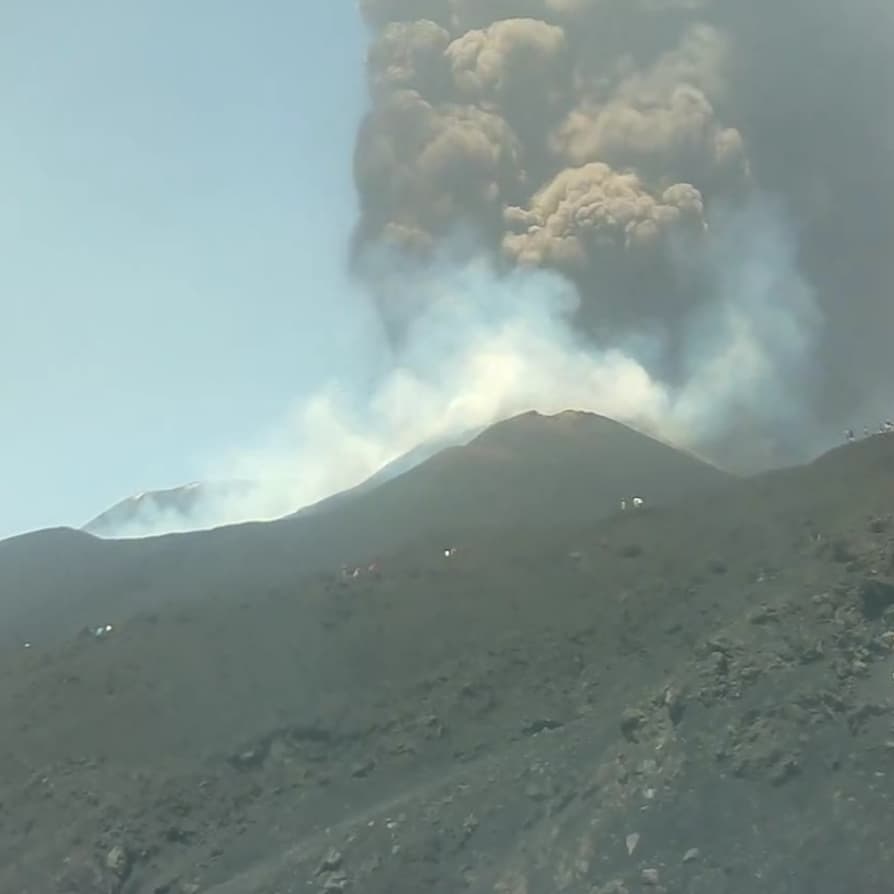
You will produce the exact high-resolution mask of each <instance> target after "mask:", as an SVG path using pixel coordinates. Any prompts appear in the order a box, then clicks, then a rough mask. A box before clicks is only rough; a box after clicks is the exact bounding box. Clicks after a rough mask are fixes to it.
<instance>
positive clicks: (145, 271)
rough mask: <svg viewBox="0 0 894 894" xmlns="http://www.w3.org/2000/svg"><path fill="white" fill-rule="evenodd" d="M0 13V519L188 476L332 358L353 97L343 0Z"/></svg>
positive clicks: (108, 1)
mask: <svg viewBox="0 0 894 894" xmlns="http://www.w3.org/2000/svg"><path fill="white" fill-rule="evenodd" d="M2 20H3V21H2V27H0V108H2V111H3V138H2V140H0V240H2V241H0V246H2V247H0V311H2V314H0V419H2V429H0V435H2V441H0V445H2V446H0V460H2V461H0V537H3V536H7V535H10V534H13V533H16V532H20V531H24V530H27V529H32V528H36V527H43V526H48V525H56V524H72V525H80V524H82V523H83V522H85V521H86V520H87V519H88V518H89V517H91V516H92V515H94V514H95V513H96V512H98V511H100V510H102V509H104V508H106V507H107V506H108V505H109V504H110V503H113V502H115V501H117V500H118V499H120V498H122V497H125V496H128V495H129V494H131V493H133V492H135V491H139V490H144V489H150V488H154V487H160V486H167V485H174V484H179V483H183V482H185V481H188V480H190V479H191V478H193V477H198V476H199V475H201V474H202V472H203V470H204V469H205V468H206V464H207V462H208V461H209V460H211V459H213V458H214V456H215V455H216V454H217V453H218V452H219V451H220V450H221V449H226V448H229V447H232V446H237V445H240V444H241V443H243V442H245V441H248V440H250V439H251V438H252V437H254V436H255V435H256V433H257V432H259V431H263V430H264V429H265V427H267V426H269V425H272V424H273V423H274V422H275V420H276V419H277V418H278V417H279V416H280V415H281V414H282V413H283V412H284V409H285V408H286V407H287V406H288V405H289V403H290V401H292V400H293V399H294V398H295V397H296V395H300V394H301V393H302V392H304V391H307V390H309V389H311V388H312V387H313V386H314V385H315V384H317V383H318V382H319V381H320V380H321V379H323V378H324V377H329V376H330V375H332V374H333V373H337V372H338V371H339V365H340V364H343V365H344V364H348V365H350V364H349V358H351V357H352V346H353V345H354V342H353V341H352V330H351V328H350V326H351V325H352V324H350V323H349V322H348V321H350V320H355V319H356V318H357V315H356V313H354V312H352V311H354V310H356V308H354V307H352V302H357V301H358V300H359V299H358V298H356V297H351V294H350V290H349V289H348V288H347V286H346V284H345V283H344V281H343V279H342V275H343V274H342V270H343V264H342V254H341V253H343V252H344V251H345V250H346V245H345V241H346V237H347V235H348V233H349V231H350V226H351V224H352V222H353V219H354V216H355V211H354V201H355V200H354V194H353V188H352V185H351V153H352V151H353V140H354V132H355V129H356V126H357V122H358V119H359V117H360V115H361V113H362V110H363V108H364V105H365V102H366V95H365V86H364V82H363V58H364V49H363V44H364V37H365V36H364V33H363V27H362V23H361V21H360V18H359V15H358V14H357V12H356V10H355V7H354V3H353V2H350V0H328V2H326V3H295V2H294V0H268V2H266V3H263V4H248V3H243V2H238V0H194V2H191V3H186V4H184V3H182V2H179V0H177V2H175V0H155V2H153V3H139V4H122V3H120V2H117V0H80V2H78V3H61V2H50V0H5V2H4V4H3V16H2ZM322 70H325V72H326V77H325V78H323V77H320V76H319V72H320V71H322ZM333 74H334V75H335V76H334V77H333ZM361 316H362V315H361ZM354 359H355V360H356V358H354ZM354 368H355V372H356V367H354Z"/></svg>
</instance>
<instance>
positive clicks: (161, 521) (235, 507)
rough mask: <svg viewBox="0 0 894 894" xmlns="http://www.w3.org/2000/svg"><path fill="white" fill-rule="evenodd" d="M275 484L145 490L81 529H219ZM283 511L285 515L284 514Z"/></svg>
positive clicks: (416, 456) (428, 450) (402, 460)
mask: <svg viewBox="0 0 894 894" xmlns="http://www.w3.org/2000/svg"><path fill="white" fill-rule="evenodd" d="M476 434H478V431H468V432H461V433H459V434H457V435H456V436H454V437H451V438H447V439H435V440H431V441H426V442H424V443H422V444H419V445H418V446H417V447H414V448H413V449H412V450H410V451H408V452H407V453H405V454H403V455H401V456H399V457H397V459H394V460H392V461H391V462H389V463H387V464H386V465H384V466H383V467H382V468H381V469H379V471H378V472H376V473H375V474H374V475H372V476H370V477H369V478H368V479H367V480H366V481H363V482H362V483H361V484H359V485H357V486H356V487H352V488H349V489H348V490H346V491H344V492H342V493H339V494H336V495H335V496H332V497H329V498H327V499H325V500H322V501H320V502H319V503H317V504H315V505H313V506H310V507H308V508H307V509H302V510H299V511H298V512H296V513H294V514H295V515H298V514H310V513H311V512H313V513H318V512H320V511H323V510H324V509H329V508H332V506H334V505H336V504H337V503H341V502H347V501H348V500H351V499H353V498H354V497H356V496H359V495H360V494H363V493H366V492H367V491H370V490H373V489H375V488H376V487H378V486H379V485H380V484H384V483H385V482H386V481H390V480H391V479H392V478H396V477H397V476H398V475H402V474H403V473H404V472H408V471H409V470H410V469H413V468H415V467H416V466H418V465H419V464H420V463H422V462H424V461H425V460H427V459H429V457H431V456H434V454H436V453H438V452H440V451H441V450H443V449H445V448H446V447H452V446H456V445H458V444H465V443H467V442H468V441H469V440H471V438H473V437H474V436H475V435H476ZM273 486H274V485H272V484H269V483H268V484H266V485H265V484H263V483H262V482H257V481H248V480H239V479H235V480H230V481H196V482H193V483H192V484H186V485H184V486H182V487H172V488H168V489H165V490H154V491H147V492H146V493H141V494H137V495H135V496H133V497H128V498H127V499H126V500H122V501H121V502H120V503H116V504H115V505H114V506H112V507H111V508H110V509H107V510H105V511H104V512H102V513H100V514H99V515H98V516H96V517H95V518H93V519H91V520H90V521H89V522H87V524H86V525H84V526H83V528H82V529H81V530H83V531H86V532H87V533H88V534H94V535H95V536H97V537H106V538H113V539H114V538H122V537H145V536H151V535H153V534H157V533H158V532H164V533H168V532H184V531H192V530H201V529H208V528H215V527H221V526H222V525H224V524H226V523H227V518H230V519H232V517H233V516H234V515H239V514H240V513H244V512H245V509H244V507H245V506H246V504H247V503H248V504H251V503H252V502H255V503H256V504H257V503H259V502H262V501H259V500H258V499H257V498H258V497H259V496H260V497H263V495H264V494H265V492H268V491H269V489H271V488H272V487H273ZM253 498H254V500H253ZM285 514H287V513H283V515H285ZM243 517H244V516H243ZM230 523H232V522H230Z"/></svg>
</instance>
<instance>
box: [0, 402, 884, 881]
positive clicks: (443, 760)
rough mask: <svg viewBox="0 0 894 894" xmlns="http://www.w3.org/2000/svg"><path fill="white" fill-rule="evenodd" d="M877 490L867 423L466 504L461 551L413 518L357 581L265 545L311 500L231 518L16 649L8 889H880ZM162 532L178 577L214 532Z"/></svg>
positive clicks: (545, 473)
mask: <svg viewBox="0 0 894 894" xmlns="http://www.w3.org/2000/svg"><path fill="white" fill-rule="evenodd" d="M588 427H589V428H592V429H593V430H594V431H597V432H600V433H601V434H602V435H603V436H604V437H605V438H607V437H609V436H612V435H610V434H606V432H608V433H611V432H612V431H613V428H612V426H611V425H610V424H609V425H606V424H605V423H604V422H603V421H602V420H597V419H589V418H583V419H582V418H579V417H574V416H563V417H557V418H556V419H552V420H543V419H538V418H537V417H522V418H521V419H519V420H515V421H513V422H511V423H507V424H506V425H504V426H499V427H497V428H495V429H493V430H491V431H490V432H488V433H486V434H485V435H484V436H482V437H481V438H479V439H478V441H477V442H476V443H475V444H474V445H473V446H471V447H470V448H467V450H466V451H454V452H453V453H454V454H455V455H457V456H461V455H463V453H464V452H468V453H469V455H470V456H473V457H475V459H474V462H476V463H477V462H481V463H483V464H484V466H486V467H487V468H488V469H490V470H493V469H495V468H496V465H495V463H496V464H499V463H503V464H505V463H506V462H507V461H509V462H510V464H511V458H512V456H513V450H514V449H518V447H519V444H518V442H517V441H516V440H515V439H516V435H517V433H518V432H519V431H521V430H526V431H528V432H529V433H531V439H530V440H528V441H526V442H525V446H526V448H527V449H529V450H531V454H529V456H530V455H536V454H537V449H536V447H532V446H531V445H532V444H535V445H536V442H537V437H538V435H537V433H538V432H541V433H543V434H544V437H545V438H546V437H555V435H556V432H557V431H562V432H564V433H565V437H567V438H568V439H569V441H570V442H572V443H573V441H574V437H575V436H576V435H575V433H579V432H580V430H581V429H582V428H583V429H586V428H588ZM569 432H571V434H570V435H569ZM617 436H618V437H619V438H620V443H622V444H627V445H628V446H630V447H631V449H632V446H631V445H633V444H636V443H638V441H637V438H636V437H635V436H633V435H631V434H630V433H629V432H626V431H624V430H621V431H618V432H617ZM559 440H560V441H561V439H559ZM598 442H599V439H598V438H597V439H596V443H598ZM603 443H604V441H603ZM554 446H555V444H554ZM556 449H557V450H558V447H556ZM651 449H657V448H651V447H650V450H651ZM559 454H560V455H561V456H562V458H563V459H564V460H565V461H566V462H567V461H568V460H569V457H570V456H572V455H574V451H573V450H571V449H568V450H566V451H565V453H564V454H562V453H561V450H559ZM597 454H598V451H596V450H595V449H591V450H590V451H585V456H586V457H587V458H588V460H592V459H593V458H594V456H596V455H597ZM551 455H555V454H551ZM661 455H662V454H660V453H659V456H661ZM672 455H674V456H676V455H675V454H672ZM507 457H508V459H507ZM453 462H454V461H453V460H452V459H451V457H450V456H448V458H447V459H446V460H445V458H444V457H443V456H442V457H441V458H439V459H436V460H434V461H433V465H434V467H435V469H439V468H444V469H448V470H450V473H451V474H452V471H453ZM559 464H560V465H561V463H559ZM587 468H589V465H587ZM526 470H527V474H528V476H529V478H531V479H532V481H531V482H529V483H530V486H531V487H534V486H535V485H537V486H540V481H538V480H535V479H545V478H550V476H552V480H553V481H561V480H562V477H563V475H564V474H566V473H565V470H564V469H563V470H561V472H559V471H557V470H555V469H551V467H550V466H549V465H548V464H545V463H543V464H541V465H540V466H539V467H537V466H534V465H528V466H527V467H526ZM578 471H579V469H578ZM418 474H419V475H420V476H422V474H423V470H422V469H420V470H419V472H418ZM443 474H445V475H447V473H446V472H445V473H443ZM485 477H486V476H484V475H482V476H481V477H480V478H478V479H476V480H475V482H474V483H475V484H477V485H481V484H482V483H483V481H484V478H485ZM420 480H422V479H420ZM444 480H445V481H447V480H449V476H448V478H445V479H444ZM452 480H454V481H455V480H456V479H452ZM517 480H518V479H515V478H514V479H513V481H514V482H517ZM396 485H397V482H394V483H393V486H396ZM892 488H894V436H885V435H879V436H876V437H872V438H868V439H866V440H865V441H862V442H860V443H858V444H855V445H853V446H848V447H846V448H842V449H840V450H837V451H835V452H833V453H831V454H829V455H827V456H825V457H822V458H821V459H819V460H818V461H816V462H815V463H813V464H811V465H809V466H805V467H802V468H796V469H792V470H787V471H782V472H777V473H774V474H771V475H767V476H762V477H760V478H756V479H752V480H746V481H736V482H731V483H728V484H727V485H725V486H724V487H722V488H720V489H719V490H714V491H713V492H704V491H702V492H698V493H697V492H693V491H690V492H689V493H688V494H687V495H686V496H685V497H684V498H682V500H680V501H678V502H676V503H674V504H670V505H667V504H666V505H664V506H661V507H660V508H648V507H647V508H645V509H644V510H643V511H638V512H626V513H620V512H618V513H614V514H613V515H612V517H610V518H603V519H601V520H597V519H595V518H594V519H591V520H578V521H574V522H571V523H566V524H559V523H558V521H559V520H558V519H557V515H556V512H557V509H558V504H554V505H550V504H548V503H547V504H546V509H545V511H544V513H543V515H542V518H547V517H548V518H549V520H550V523H549V525H547V526H544V527H539V528H537V527H528V528H526V527H524V526H513V527H511V528H507V527H491V528H490V529H489V530H484V529H482V527H481V526H480V525H478V524H476V522H478V521H479V519H476V518H473V517H470V518H468V519H467V520H466V524H465V527H454V529H453V530H452V532H451V539H450V541H448V542H449V544H450V545H451V546H454V547H455V548H456V552H455V553H454V554H452V555H450V556H445V555H444V551H443V547H444V545H445V541H444V539H443V537H442V536H440V534H437V535H434V534H432V533H431V532H430V531H425V530H422V529H420V530H419V531H418V532H417V536H416V537H415V538H410V539H408V534H407V532H406V531H404V534H403V538H404V540H403V543H402V545H399V546H398V545H395V549H393V550H390V551H388V552H386V553H382V554H381V555H380V556H379V569H378V572H375V573H370V572H367V571H366V570H364V572H363V573H362V574H360V575H359V576H358V577H357V578H354V577H348V578H343V577H342V576H341V575H339V574H338V573H333V571H327V572H325V573H321V574H314V575H310V576H308V575H307V574H306V573H305V569H303V568H302V567H301V565H300V563H291V564H286V565H283V564H279V565H277V564H275V563H274V562H273V561H272V557H273V555H274V554H273V552H272V551H270V550H269V548H268V550H267V552H266V553H265V561H259V556H260V555H261V549H260V546H259V544H260V543H261V541H259V540H256V539H255V538H254V535H255V534H257V533H258V532H259V531H262V530H266V531H276V532H279V533H278V536H280V537H282V538H284V537H285V533H284V532H289V533H290V534H291V535H292V545H293V547H298V544H299V543H300V541H301V537H300V536H298V532H300V531H301V530H302V528H301V526H300V525H297V524H294V523H293V524H291V526H290V525H283V524H282V523H278V524H276V525H270V526H259V527H249V528H240V529H233V530H231V531H229V532H228V534H227V538H226V540H225V541H221V542H225V544H226V548H225V549H218V551H217V553H216V556H217V561H222V559H223V556H225V555H226V556H231V557H232V559H233V561H232V562H231V564H230V565H228V567H227V574H226V575H224V576H222V577H221V579H220V581H219V583H218V585H217V586H215V587H209V588H204V589H203V588H201V587H200V588H197V589H195V590H192V591H189V592H187V591H185V590H184V591H183V592H181V593H180V594H179V595H181V597H186V596H189V597H191V598H189V599H188V600H187V601H181V602H180V604H178V605H170V606H166V607H161V608H160V609H159V610H158V611H157V612H155V613H152V614H143V615H140V616H138V617H134V618H132V619H130V620H129V621H128V622H127V623H124V624H123V625H121V626H120V628H117V627H116V629H115V630H114V632H113V633H112V634H111V635H109V636H108V637H105V638H102V639H96V638H95V637H87V636H85V637H82V638H76V639H70V640H69V641H67V642H66V643H64V644H62V645H60V646H58V647H46V648H45V647H43V646H42V645H41V644H37V645H35V646H34V647H33V648H32V649H30V650H21V649H18V650H16V651H15V652H10V651H8V650H7V652H6V653H5V656H4V658H3V666H2V668H0V713H2V716H3V717H4V718H6V719H7V720H6V727H5V732H4V738H3V746H2V749H0V800H2V802H3V804H4V808H5V816H6V817H7V818H8V821H4V823H3V825H2V827H0V867H2V868H0V888H2V889H3V890H10V891H14V890H15V891H19V890H23V891H24V890H28V891H39V892H45V891H46V892H60V894H61V892H83V891H87V892H94V891H114V892H120V894H125V892H126V894H146V892H156V891H166V890H167V891H186V890H190V891H193V890H198V891H207V892H212V894H273V892H283V891H298V890H320V891H326V890H328V891H337V890H349V889H351V890H358V891H364V892H371V894H379V892H382V894H384V892H401V894H402V892H407V894H410V892H418V891H434V892H441V894H448V892H449V894H453V892H456V891H458V890H468V891H471V892H474V894H484V892H492V891H524V890H527V891H540V890H550V891H552V890H561V891H565V892H570V894H592V892H599V894H619V892H625V891H627V892H634V891H640V890H662V889H663V890H665V891H669V892H670V891H681V892H682V891H687V892H708V891H710V892H716V891H719V892H724V894H753V892H754V891H755V890H760V891H762V892H768V894H792V892H798V894H807V892H817V894H840V892H841V891H844V890H854V891H873V892H874V891H879V892H881V891H884V890H887V879H889V878H890V873H891V872H892V870H894V853H892V851H891V849H890V847H889V846H888V844H887V836H886V835H885V834H884V830H885V829H888V828H890V827H891V823H892V821H894V797H892V794H894V792H892V789H891V784H890V782H889V780H888V774H889V773H890V771H891V747H890V740H891V739H892V721H894V700H892V693H891V673H892V670H894V659H892V646H894V633H892V632H891V630H890V628H892V627H894V517H892V515H891V506H890V494H891V492H892ZM383 492H384V491H383ZM379 496H381V494H379ZM368 499H370V500H373V499H374V495H369V497H368ZM487 502H488V495H487V494H485V495H484V496H483V497H482V498H481V499H480V500H479V501H478V502H477V503H475V502H472V503H470V505H471V506H473V507H475V508H479V509H480V508H482V507H484V506H485V505H486V504H487ZM583 502H584V500H583V499H582V500H581V504H580V505H582V504H583ZM378 505H379V506H380V507H382V506H383V505H384V504H383V503H379V504H378ZM492 517H493V514H492V515H491V518H492ZM345 520H347V516H345ZM317 521H319V519H318V520H317ZM390 521H391V516H389V515H388V514H385V513H383V514H381V515H380V516H379V527H380V528H384V529H387V528H388V527H389V524H390ZM47 536H49V535H47ZM54 536H56V535H54ZM80 536H83V535H80ZM169 540H170V542H171V543H179V544H183V547H182V552H180V553H179V555H178V556H177V559H176V562H177V567H176V569H175V572H176V573H175V574H174V575H171V576H170V577H169V578H168V581H169V583H170V582H172V581H173V580H174V578H175V577H179V578H181V579H183V580H186V579H188V578H189V577H190V575H195V574H196V573H197V572H196V570H195V569H194V568H193V567H192V566H193V565H194V564H196V563H203V562H207V561H208V560H209V558H210V557H211V553H210V552H208V551H207V547H206V544H207V543H212V542H214V540H215V538H212V537H210V535H204V536H202V537H184V538H169ZM279 542H280V544H282V543H283V542H284V540H282V539H281V540H280V541H279ZM25 545H27V541H26V542H25ZM99 545H100V546H102V547H114V546H117V545H116V544H99ZM11 546H12V547H14V548H16V549H22V548H23V544H22V543H19V544H15V543H13V544H12V545H11ZM9 547H10V545H9V544H5V545H4V552H3V554H0V563H2V564H0V567H6V563H7V562H8V561H9V552H8V550H9ZM268 547H269V544H268ZM135 555H136V553H135ZM143 555H144V564H143V571H144V573H148V571H149V568H148V565H147V564H146V561H147V560H146V559H145V556H147V555H151V554H147V553H143ZM173 556H174V554H171V556H170V557H169V559H170V558H173ZM156 558H157V557H156ZM170 564H171V561H170V560H165V561H163V562H162V561H159V562H158V564H157V565H156V566H155V568H154V569H152V573H153V574H155V575H162V574H164V573H166V572H167V571H168V570H169V566H170ZM240 564H242V565H246V566H248V567H250V568H251V575H250V576H244V577H240V576H238V575H237V574H236V568H237V566H239V565H240ZM4 591H5V592H6V585H5V584H4ZM171 595H175V594H173V593H172V594H171ZM122 861H123V862H122ZM91 885H92V887H91ZM193 886H198V887H197V888H196V887H193Z"/></svg>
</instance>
